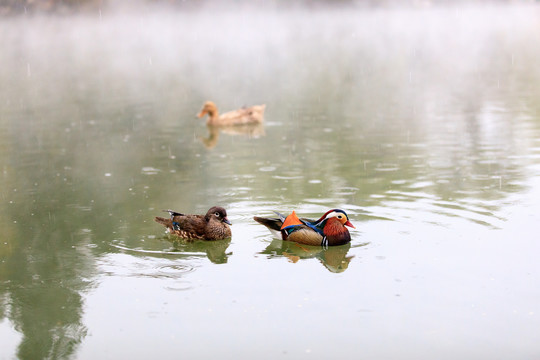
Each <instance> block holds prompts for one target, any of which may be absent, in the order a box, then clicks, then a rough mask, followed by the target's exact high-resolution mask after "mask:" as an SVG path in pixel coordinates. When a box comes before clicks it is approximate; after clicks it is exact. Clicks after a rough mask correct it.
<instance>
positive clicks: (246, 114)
mask: <svg viewBox="0 0 540 360" xmlns="http://www.w3.org/2000/svg"><path fill="white" fill-rule="evenodd" d="M265 108H266V105H255V106H252V107H248V108H242V109H238V110H234V111H229V112H226V113H223V114H221V115H220V116H219V125H247V124H259V123H261V122H263V120H264V109H265Z"/></svg>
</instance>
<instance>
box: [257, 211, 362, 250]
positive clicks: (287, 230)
mask: <svg viewBox="0 0 540 360" xmlns="http://www.w3.org/2000/svg"><path fill="white" fill-rule="evenodd" d="M276 214H277V215H278V218H262V217H257V216H255V217H254V218H253V219H254V220H255V221H257V222H258V223H260V224H262V225H264V226H266V227H267V228H268V229H269V230H270V232H272V233H273V234H274V235H275V236H276V237H277V238H280V239H282V240H288V241H293V242H296V243H299V244H304V245H321V246H334V245H343V244H347V243H349V242H350V241H351V235H350V234H349V230H347V228H346V227H345V226H349V227H352V228H355V227H354V225H353V224H351V222H350V221H349V217H348V216H347V214H346V213H345V211H343V210H340V209H332V210H329V211H327V212H326V213H325V214H324V215H323V216H321V218H320V219H319V220H310V219H305V218H303V219H300V218H298V216H297V215H296V213H295V212H294V211H293V212H292V214H290V215H289V216H287V217H285V216H284V215H282V214H280V213H278V212H276Z"/></svg>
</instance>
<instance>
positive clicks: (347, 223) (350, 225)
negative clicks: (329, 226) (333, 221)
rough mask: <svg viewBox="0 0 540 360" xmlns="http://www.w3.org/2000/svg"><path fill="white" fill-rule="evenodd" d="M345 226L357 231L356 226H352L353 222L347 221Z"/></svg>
mask: <svg viewBox="0 0 540 360" xmlns="http://www.w3.org/2000/svg"><path fill="white" fill-rule="evenodd" d="M343 225H345V226H349V227H352V228H353V229H356V228H355V227H354V225H353V224H351V222H350V221H349V220H347V222H346V223H345V224H343Z"/></svg>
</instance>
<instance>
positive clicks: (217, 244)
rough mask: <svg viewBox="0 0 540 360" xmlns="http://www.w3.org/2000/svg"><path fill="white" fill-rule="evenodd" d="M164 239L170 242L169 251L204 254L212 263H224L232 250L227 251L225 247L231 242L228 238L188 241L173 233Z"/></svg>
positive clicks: (193, 255)
mask: <svg viewBox="0 0 540 360" xmlns="http://www.w3.org/2000/svg"><path fill="white" fill-rule="evenodd" d="M166 239H168V240H169V241H170V242H171V243H172V246H173V248H172V249H171V252H178V253H182V254H183V255H186V256H187V257H202V256H204V255H203V254H205V255H206V257H207V258H208V260H210V261H211V262H213V263H214V264H225V263H227V261H228V260H229V256H231V255H232V252H227V248H228V247H229V245H230V244H231V239H230V238H229V239H225V240H216V241H205V240H195V241H188V240H185V239H181V238H179V237H177V236H174V235H168V236H167V237H166Z"/></svg>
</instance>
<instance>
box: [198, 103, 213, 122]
mask: <svg viewBox="0 0 540 360" xmlns="http://www.w3.org/2000/svg"><path fill="white" fill-rule="evenodd" d="M206 114H208V116H210V118H212V117H214V116H217V114H218V109H217V106H216V104H214V103H213V102H212V101H207V102H205V103H204V105H203V107H202V109H201V111H200V112H199V113H198V114H197V117H198V118H202V117H203V116H204V115H206Z"/></svg>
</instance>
